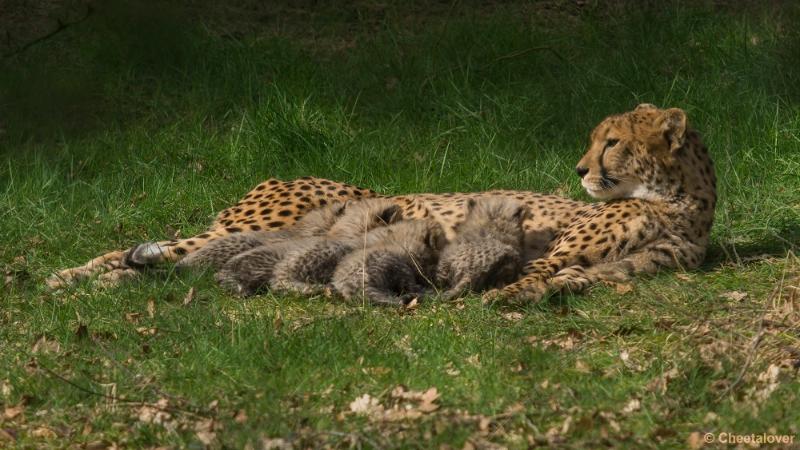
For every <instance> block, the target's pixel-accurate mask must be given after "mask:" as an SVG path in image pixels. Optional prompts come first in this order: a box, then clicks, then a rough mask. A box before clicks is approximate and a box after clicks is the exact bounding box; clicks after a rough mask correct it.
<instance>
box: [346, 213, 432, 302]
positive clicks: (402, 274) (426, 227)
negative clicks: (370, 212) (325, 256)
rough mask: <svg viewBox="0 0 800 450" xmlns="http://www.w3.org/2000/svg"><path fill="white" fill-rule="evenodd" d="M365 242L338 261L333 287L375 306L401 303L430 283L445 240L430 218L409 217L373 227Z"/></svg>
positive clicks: (415, 295) (347, 295) (426, 288)
mask: <svg viewBox="0 0 800 450" xmlns="http://www.w3.org/2000/svg"><path fill="white" fill-rule="evenodd" d="M366 240H367V245H366V246H365V247H363V248H361V249H359V250H356V251H354V252H353V253H351V254H349V255H348V256H347V257H345V258H344V260H342V262H341V263H339V266H338V267H337V268H336V271H335V272H334V274H333V288H334V290H335V291H336V292H338V293H339V294H341V295H342V296H343V297H345V298H348V299H352V298H363V299H366V300H369V301H370V302H371V303H373V304H377V305H395V306H396V305H401V304H406V303H407V302H408V301H410V300H411V299H413V298H415V297H417V296H419V295H422V294H424V293H425V292H426V291H427V290H428V288H429V287H430V286H431V280H432V279H433V275H434V272H435V270H436V260H437V258H438V256H439V253H440V252H441V251H442V249H443V248H444V246H445V244H446V243H447V240H446V238H445V234H444V230H443V229H442V226H441V225H440V224H439V223H437V222H436V221H434V220H432V219H422V220H408V221H403V222H400V223H396V224H394V225H391V226H389V227H386V228H381V229H378V230H373V231H372V232H370V233H369V235H368V236H367V239H366Z"/></svg>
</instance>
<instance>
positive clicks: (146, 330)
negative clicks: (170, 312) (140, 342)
mask: <svg viewBox="0 0 800 450" xmlns="http://www.w3.org/2000/svg"><path fill="white" fill-rule="evenodd" d="M136 332H137V333H139V334H141V335H142V336H155V335H156V333H158V328H152V327H138V328H136Z"/></svg>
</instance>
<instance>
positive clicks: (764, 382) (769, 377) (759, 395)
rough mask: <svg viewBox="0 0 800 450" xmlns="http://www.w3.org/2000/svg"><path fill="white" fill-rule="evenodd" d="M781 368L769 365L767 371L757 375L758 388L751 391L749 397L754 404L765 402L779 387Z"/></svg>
mask: <svg viewBox="0 0 800 450" xmlns="http://www.w3.org/2000/svg"><path fill="white" fill-rule="evenodd" d="M780 374H781V368H780V366H778V365H776V364H770V365H769V367H767V370H765V371H764V372H762V373H760V374H758V378H757V379H756V383H757V385H758V386H756V387H754V388H753V389H752V391H751V393H750V394H751V397H752V398H753V400H755V401H756V402H763V401H766V400H767V399H768V398H769V397H770V395H772V393H773V392H775V390H776V389H778V386H779V385H780V380H779V378H780Z"/></svg>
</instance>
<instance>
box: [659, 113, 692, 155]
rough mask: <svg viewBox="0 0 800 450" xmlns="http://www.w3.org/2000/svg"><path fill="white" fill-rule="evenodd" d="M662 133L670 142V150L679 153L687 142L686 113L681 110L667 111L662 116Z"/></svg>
mask: <svg viewBox="0 0 800 450" xmlns="http://www.w3.org/2000/svg"><path fill="white" fill-rule="evenodd" d="M661 131H662V132H663V133H664V138H666V140H667V142H669V150H670V151H671V152H673V153H675V152H676V151H678V149H680V148H681V147H683V143H684V142H685V141H686V113H685V112H683V110H682V109H679V108H670V109H667V110H665V111H664V112H663V113H662V116H661Z"/></svg>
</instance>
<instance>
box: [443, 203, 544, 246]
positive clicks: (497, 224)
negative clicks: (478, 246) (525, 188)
mask: <svg viewBox="0 0 800 450" xmlns="http://www.w3.org/2000/svg"><path fill="white" fill-rule="evenodd" d="M530 218H531V212H530V209H528V206H527V205H525V204H524V203H522V202H520V201H517V200H514V199H510V198H506V197H499V196H496V197H484V198H478V199H469V201H468V202H467V216H466V218H465V219H464V221H463V222H461V223H460V224H459V225H458V228H457V231H458V233H471V234H478V235H482V236H486V235H489V234H491V235H492V236H494V237H497V238H500V239H501V240H503V241H511V242H514V241H519V240H521V239H522V238H523V235H524V231H523V223H524V222H525V221H526V220H528V219H530Z"/></svg>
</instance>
